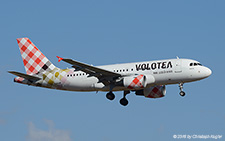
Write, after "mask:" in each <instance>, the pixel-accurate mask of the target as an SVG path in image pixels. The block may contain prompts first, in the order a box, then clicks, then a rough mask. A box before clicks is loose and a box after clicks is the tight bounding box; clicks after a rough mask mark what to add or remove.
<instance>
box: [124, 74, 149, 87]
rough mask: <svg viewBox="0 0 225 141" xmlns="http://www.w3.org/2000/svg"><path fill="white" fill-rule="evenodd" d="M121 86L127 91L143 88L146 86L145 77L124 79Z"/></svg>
mask: <svg viewBox="0 0 225 141" xmlns="http://www.w3.org/2000/svg"><path fill="white" fill-rule="evenodd" d="M123 85H124V87H126V88H129V89H140V88H144V87H145V86H146V77H145V76H144V75H138V76H137V75H136V76H127V77H124V78H123Z"/></svg>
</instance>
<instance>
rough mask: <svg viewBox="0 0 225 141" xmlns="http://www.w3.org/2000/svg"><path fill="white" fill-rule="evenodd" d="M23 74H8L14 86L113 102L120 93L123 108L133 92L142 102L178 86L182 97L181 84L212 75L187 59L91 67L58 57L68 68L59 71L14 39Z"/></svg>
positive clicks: (30, 45)
mask: <svg viewBox="0 0 225 141" xmlns="http://www.w3.org/2000/svg"><path fill="white" fill-rule="evenodd" d="M17 42H18V45H19V49H20V52H21V56H22V59H23V63H24V66H25V70H26V74H25V73H20V72H15V71H9V73H11V74H14V75H16V76H18V77H16V78H14V82H17V83H22V84H27V85H32V86H37V87H45V88H51V89H58V90H67V91H96V92H98V91H106V92H108V93H107V94H106V97H107V99H109V100H113V99H114V98H115V95H114V94H113V91H123V97H122V98H121V100H120V104H121V105H123V106H126V105H127V104H128V100H127V99H126V95H127V94H129V93H130V92H134V93H135V94H136V95H140V96H145V97H146V98H161V97H164V96H165V94H166V87H165V85H168V84H179V88H180V95H181V96H184V95H185V92H184V91H183V84H184V83H187V82H193V81H198V80H201V79H204V78H207V77H208V76H210V75H211V73H212V71H211V70H210V69H209V68H207V67H205V66H202V65H201V64H200V63H199V62H198V61H195V60H191V59H179V58H178V57H177V59H167V60H157V61H146V62H135V63H126V64H114V65H105V66H92V65H88V64H85V63H81V62H78V61H75V60H72V59H65V58H61V57H59V56H57V57H58V61H59V62H60V61H64V62H66V63H69V64H70V65H72V68H71V69H60V68H58V67H56V66H55V65H53V64H52V63H51V62H50V61H49V60H48V59H47V58H46V57H45V56H44V55H43V54H42V53H41V51H40V50H39V49H38V48H37V47H36V46H35V45H34V44H33V43H32V42H31V41H30V40H29V39H28V38H18V39H17Z"/></svg>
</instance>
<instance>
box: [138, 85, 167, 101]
mask: <svg viewBox="0 0 225 141" xmlns="http://www.w3.org/2000/svg"><path fill="white" fill-rule="evenodd" d="M135 94H136V95H144V96H145V97H148V98H160V97H164V96H165V95H166V86H165V85H162V86H154V87H149V88H145V89H143V90H138V91H136V93H135Z"/></svg>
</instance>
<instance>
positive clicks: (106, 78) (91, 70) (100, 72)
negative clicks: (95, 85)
mask: <svg viewBox="0 0 225 141" xmlns="http://www.w3.org/2000/svg"><path fill="white" fill-rule="evenodd" d="M61 60H62V61H64V62H67V63H69V64H71V65H73V66H72V67H73V68H75V69H76V70H80V71H83V72H85V73H87V74H89V75H90V76H95V77H97V78H99V81H101V82H103V83H104V84H106V85H107V84H108V83H110V81H112V80H113V79H114V78H118V77H120V76H121V74H119V73H115V72H112V71H108V70H105V69H101V68H98V67H94V66H91V65H88V64H85V63H81V62H78V61H75V60H72V59H63V58H61Z"/></svg>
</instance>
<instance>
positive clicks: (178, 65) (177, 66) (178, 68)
mask: <svg viewBox="0 0 225 141" xmlns="http://www.w3.org/2000/svg"><path fill="white" fill-rule="evenodd" d="M181 66H182V60H180V59H177V60H176V61H175V73H181V72H182V68H181Z"/></svg>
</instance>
